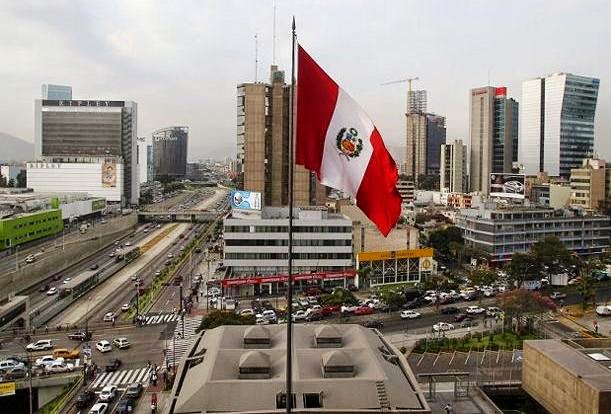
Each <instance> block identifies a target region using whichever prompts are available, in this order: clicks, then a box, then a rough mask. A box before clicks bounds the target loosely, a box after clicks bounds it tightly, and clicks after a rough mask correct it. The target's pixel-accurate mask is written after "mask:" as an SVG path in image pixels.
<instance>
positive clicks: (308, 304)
mask: <svg viewBox="0 0 611 414" xmlns="http://www.w3.org/2000/svg"><path fill="white" fill-rule="evenodd" d="M297 302H298V303H299V305H300V306H303V307H304V308H307V307H308V306H310V302H308V300H307V299H306V298H301V299H299V300H298V301H297Z"/></svg>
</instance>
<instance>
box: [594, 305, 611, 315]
mask: <svg viewBox="0 0 611 414" xmlns="http://www.w3.org/2000/svg"><path fill="white" fill-rule="evenodd" d="M596 313H597V314H598V315H599V316H609V315H611V306H609V305H601V306H597V307H596Z"/></svg>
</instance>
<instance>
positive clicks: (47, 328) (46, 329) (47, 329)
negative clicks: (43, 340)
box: [45, 325, 49, 334]
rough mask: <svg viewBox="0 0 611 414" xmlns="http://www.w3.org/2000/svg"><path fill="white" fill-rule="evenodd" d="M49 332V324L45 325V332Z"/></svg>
mask: <svg viewBox="0 0 611 414" xmlns="http://www.w3.org/2000/svg"><path fill="white" fill-rule="evenodd" d="M48 333H49V327H48V326H47V325H45V334H48Z"/></svg>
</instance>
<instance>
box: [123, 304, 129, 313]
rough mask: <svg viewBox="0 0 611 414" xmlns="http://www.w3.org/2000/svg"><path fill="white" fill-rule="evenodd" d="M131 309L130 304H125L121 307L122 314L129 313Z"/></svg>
mask: <svg viewBox="0 0 611 414" xmlns="http://www.w3.org/2000/svg"><path fill="white" fill-rule="evenodd" d="M129 308H130V306H129V303H124V304H123V305H121V312H127V311H128V310H129Z"/></svg>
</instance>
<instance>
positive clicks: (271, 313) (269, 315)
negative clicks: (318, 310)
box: [261, 309, 307, 320]
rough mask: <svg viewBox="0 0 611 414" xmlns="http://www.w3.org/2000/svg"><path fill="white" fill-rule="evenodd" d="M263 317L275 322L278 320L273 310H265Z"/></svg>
mask: <svg viewBox="0 0 611 414" xmlns="http://www.w3.org/2000/svg"><path fill="white" fill-rule="evenodd" d="M306 313H307V311H306ZM261 317H262V318H263V319H267V320H274V319H276V312H274V311H273V310H271V309H266V310H264V311H263V313H262V314H261Z"/></svg>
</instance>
